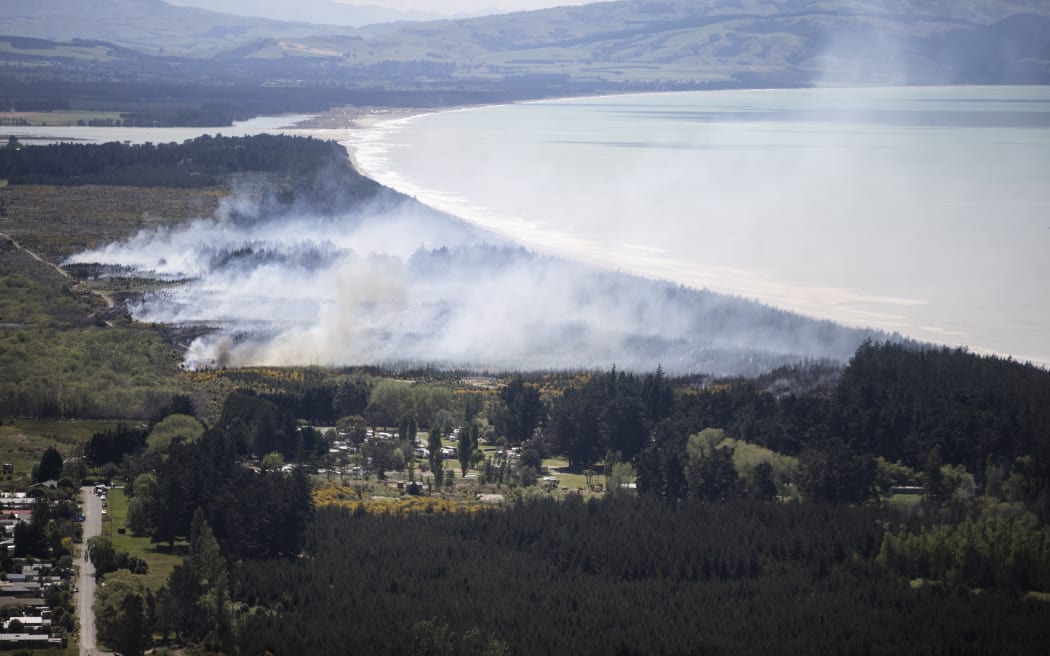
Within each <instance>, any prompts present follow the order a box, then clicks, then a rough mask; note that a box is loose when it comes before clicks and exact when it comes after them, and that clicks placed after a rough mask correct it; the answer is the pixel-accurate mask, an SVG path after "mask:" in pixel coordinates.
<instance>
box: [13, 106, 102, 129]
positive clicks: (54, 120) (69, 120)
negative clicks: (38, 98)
mask: <svg viewBox="0 0 1050 656" xmlns="http://www.w3.org/2000/svg"><path fill="white" fill-rule="evenodd" d="M3 116H4V114H3V113H2V112H0V118H3ZM18 118H21V119H24V120H25V121H26V122H27V123H29V125H32V126H37V127H41V126H48V125H79V122H80V121H83V122H84V123H85V124H87V123H88V122H90V121H93V120H104V121H117V120H120V112H88V111H73V110H69V111H67V110H59V111H54V112H34V113H31V114H30V113H26V114H21V115H19V116H18Z"/></svg>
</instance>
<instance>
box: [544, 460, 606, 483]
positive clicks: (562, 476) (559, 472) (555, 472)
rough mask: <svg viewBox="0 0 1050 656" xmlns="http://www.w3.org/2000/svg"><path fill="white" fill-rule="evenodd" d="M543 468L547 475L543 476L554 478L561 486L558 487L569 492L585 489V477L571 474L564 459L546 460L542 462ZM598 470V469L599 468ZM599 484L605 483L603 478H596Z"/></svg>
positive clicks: (567, 462)
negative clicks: (545, 469)
mask: <svg viewBox="0 0 1050 656" xmlns="http://www.w3.org/2000/svg"><path fill="white" fill-rule="evenodd" d="M543 466H544V467H546V468H547V471H548V472H550V473H549V474H544V476H555V477H557V479H558V480H559V481H561V484H560V485H559V487H564V488H566V489H569V490H577V489H580V488H583V489H585V490H586V489H587V476H586V475H584V474H573V473H570V472H569V461H568V460H566V459H565V458H547V459H546V460H544V461H543ZM599 469H600V468H599ZM596 480H598V481H599V482H601V483H604V482H605V477H604V476H598V477H596Z"/></svg>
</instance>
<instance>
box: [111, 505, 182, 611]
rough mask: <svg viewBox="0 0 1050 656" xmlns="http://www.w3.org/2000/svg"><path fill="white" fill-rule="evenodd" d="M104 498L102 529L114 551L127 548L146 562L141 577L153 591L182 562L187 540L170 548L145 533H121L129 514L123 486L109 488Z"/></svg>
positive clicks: (165, 580)
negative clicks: (144, 571)
mask: <svg viewBox="0 0 1050 656" xmlns="http://www.w3.org/2000/svg"><path fill="white" fill-rule="evenodd" d="M106 501H107V505H108V508H107V509H106V515H105V519H104V520H103V526H102V533H103V534H104V535H108V536H110V538H111V539H112V540H113V547H114V548H115V549H116V550H117V551H127V552H128V553H129V554H131V555H132V556H138V557H139V558H142V559H143V560H145V561H146V562H147V563H148V564H149V573H148V574H146V575H145V576H144V577H143V579H144V580H145V582H146V585H147V586H149V588H150V589H151V590H153V591H154V592H156V591H157V590H159V589H160V587H161V586H162V585H164V584H165V583H166V582H167V580H168V575H169V574H171V570H172V569H174V568H175V565H177V564H179V563H181V562H182V558H183V556H184V555H185V552H186V546H187V545H186V543H185V542H176V543H175V546H174V548H170V547H168V545H167V544H156V543H153V542H151V541H150V539H149V538H148V537H137V536H133V535H131V533H130V532H128V531H125V532H124V534H121V533H120V531H119V529H121V528H125V525H126V522H127V517H128V498H127V496H126V495H125V494H124V490H121V489H112V490H110V491H109V494H108V496H107V499H106Z"/></svg>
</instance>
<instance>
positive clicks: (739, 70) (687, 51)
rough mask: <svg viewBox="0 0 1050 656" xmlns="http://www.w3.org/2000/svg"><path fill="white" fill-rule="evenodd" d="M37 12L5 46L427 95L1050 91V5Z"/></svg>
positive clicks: (135, 3)
mask: <svg viewBox="0 0 1050 656" xmlns="http://www.w3.org/2000/svg"><path fill="white" fill-rule="evenodd" d="M24 5H25V6H23V7H20V8H18V9H17V10H16V11H15V12H11V13H9V14H8V15H6V16H4V17H0V34H5V33H6V34H19V35H21V36H29V37H39V38H46V39H57V40H70V39H73V38H79V39H88V40H93V39H99V40H104V41H108V42H111V43H115V44H117V45H119V46H123V47H128V48H133V49H136V50H139V51H141V52H148V53H153V54H158V53H165V54H191V55H193V56H196V57H215V58H217V59H219V60H221V61H223V62H227V63H228V62H231V61H240V62H245V65H249V64H250V65H253V66H258V65H259V64H260V63H262V64H265V63H266V62H270V65H271V66H274V67H276V68H277V69H279V70H286V69H287V68H288V67H289V66H291V64H289V63H288V62H289V61H299V62H313V63H319V62H324V66H325V67H326V68H325V70H324V72H323V75H324V77H325V78H326V79H331V80H332V82H334V83H341V84H345V83H348V82H349V81H351V80H353V79H354V77H355V75H357V74H359V73H361V72H365V73H369V74H377V73H378V74H382V75H385V76H387V77H389V78H398V79H403V80H405V79H407V80H418V81H420V82H422V83H425V82H428V81H430V80H433V79H435V78H455V79H474V80H493V79H506V78H511V77H521V76H542V77H549V78H555V79H569V80H580V81H595V80H600V81H603V82H607V83H608V82H611V83H623V84H627V85H646V84H648V85H654V84H655V85H660V84H678V85H683V84H684V85H690V86H697V85H719V86H760V85H796V84H811V83H847V84H850V83H861V84H868V83H875V84H913V83H923V84H943V83H1007V82H1009V83H1046V82H1048V81H1050V5H1048V4H1047V3H1045V2H1041V1H1040V0H962V1H960V2H923V1H920V0H891V1H888V2H880V3H873V2H869V1H866V0H735V1H732V2H713V1H711V0H707V1H702V2H695V1H691V0H662V1H659V2H656V1H651V0H623V1H620V2H605V3H596V4H591V5H585V6H577V7H558V8H553V9H547V10H541V11H532V12H519V13H515V14H506V15H499V16H487V17H482V18H473V19H464V20H445V21H433V22H425V23H404V24H398V25H385V26H378V27H372V28H365V29H359V30H354V29H351V28H345V27H336V26H318V25H310V24H305V23H282V22H279V21H270V20H264V19H250V18H241V17H235V16H229V15H225V14H218V13H214V12H208V11H205V10H200V9H194V8H188V7H174V6H171V5H168V4H166V3H164V2H161V1H160V0H86V1H85V2H73V0H40V1H38V2H34V3H32V4H30V3H24ZM70 17H75V20H70ZM78 56H82V57H94V58H96V59H97V58H98V57H104V56H106V55H105V53H99V52H97V51H94V52H92V51H88V50H85V51H83V52H80V53H78ZM253 62H254V63H253ZM317 65H320V64H317ZM299 66H302V63H300V64H299ZM315 73H316V74H321V72H320V71H315Z"/></svg>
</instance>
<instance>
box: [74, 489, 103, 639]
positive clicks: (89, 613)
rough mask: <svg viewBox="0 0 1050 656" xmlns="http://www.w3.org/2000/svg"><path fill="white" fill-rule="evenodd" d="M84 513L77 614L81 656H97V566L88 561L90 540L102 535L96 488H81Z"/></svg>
mask: <svg viewBox="0 0 1050 656" xmlns="http://www.w3.org/2000/svg"><path fill="white" fill-rule="evenodd" d="M80 498H81V500H82V501H83V505H82V508H83V511H84V550H83V551H84V557H83V560H81V561H80V582H79V583H78V585H79V586H80V592H78V593H77V595H76V600H77V614H78V615H79V616H80V656H96V655H98V654H102V653H105V652H102V651H99V649H98V643H97V642H96V640H95V611H94V610H93V609H92V608H91V604H92V603H93V602H94V601H95V566H94V565H92V564H91V561H90V560H88V559H87V541H88V538H90V537H94V536H96V535H100V534H101V533H102V500H101V499H99V498H98V497H97V496H96V495H95V488H93V487H82V488H80Z"/></svg>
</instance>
